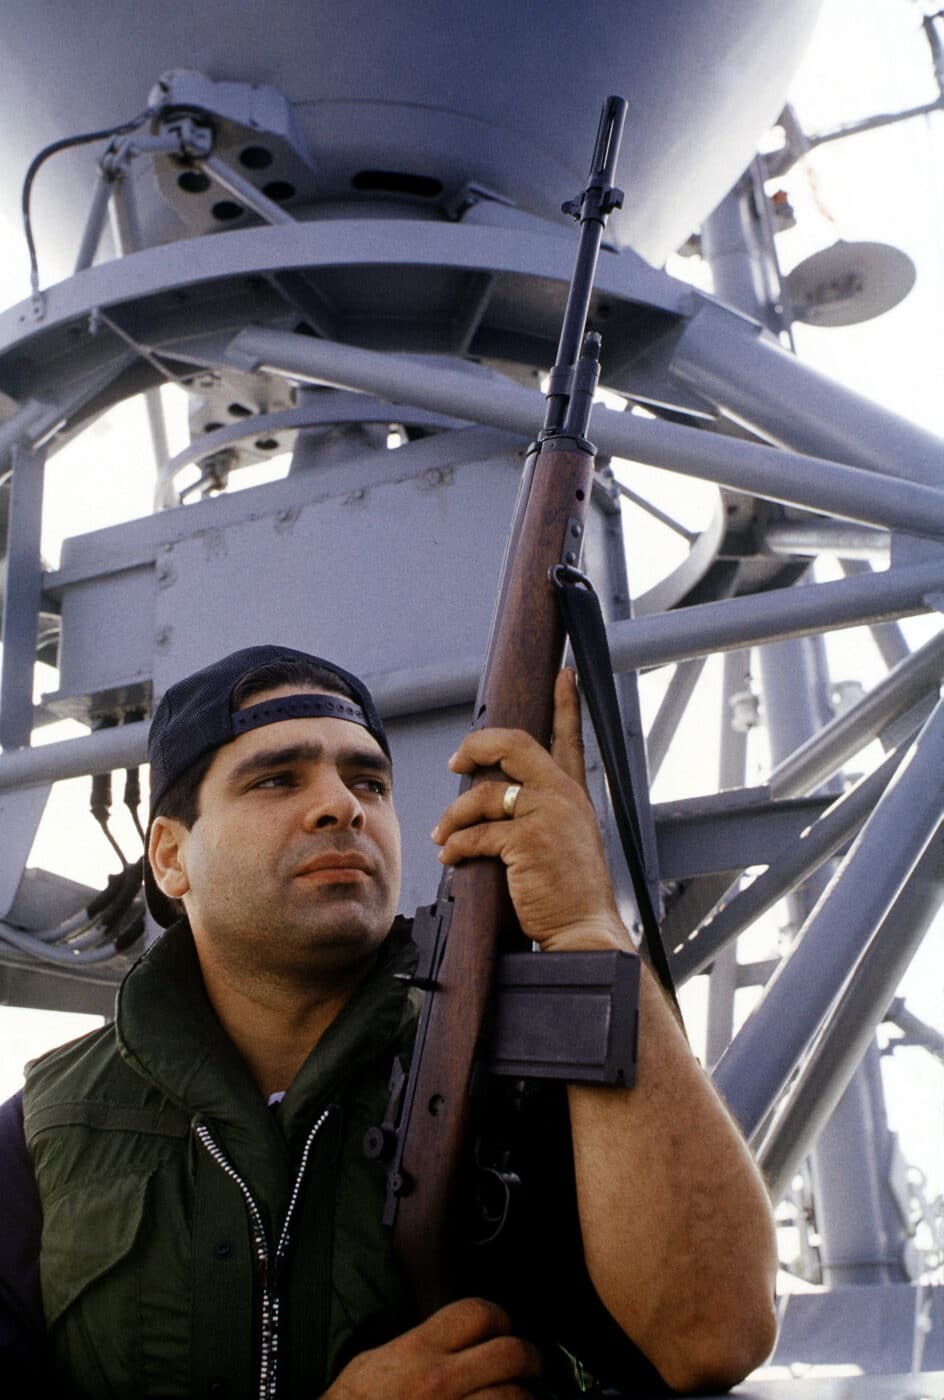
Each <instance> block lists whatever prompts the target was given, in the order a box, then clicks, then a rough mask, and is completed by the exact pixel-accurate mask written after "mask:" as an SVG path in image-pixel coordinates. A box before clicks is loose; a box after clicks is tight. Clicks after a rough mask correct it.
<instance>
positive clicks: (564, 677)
mask: <svg viewBox="0 0 944 1400" xmlns="http://www.w3.org/2000/svg"><path fill="white" fill-rule="evenodd" d="M551 757H552V758H553V759H554V762H555V763H556V764H557V765H558V767H560V768H562V769H563V770H564V772H565V773H566V774H567V776H568V777H569V778H573V780H574V782H576V783H579V784H580V786H581V787H582V788H585V787H586V786H587V774H586V769H585V766H584V756H583V725H582V724H581V719H580V696H579V695H578V693H577V674H576V672H575V671H571V670H569V669H568V670H564V671H561V672H560V674H559V675H558V677H557V680H556V681H555V682H554V736H553V738H552V740H551Z"/></svg>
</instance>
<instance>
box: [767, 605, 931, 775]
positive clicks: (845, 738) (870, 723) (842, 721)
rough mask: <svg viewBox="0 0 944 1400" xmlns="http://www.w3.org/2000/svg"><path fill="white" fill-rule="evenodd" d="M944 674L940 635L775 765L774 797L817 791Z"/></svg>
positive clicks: (927, 692) (924, 694) (918, 699)
mask: <svg viewBox="0 0 944 1400" xmlns="http://www.w3.org/2000/svg"><path fill="white" fill-rule="evenodd" d="M942 675H944V632H939V633H938V634H937V635H936V636H934V637H932V638H931V640H930V641H928V642H925V644H924V646H922V647H920V648H919V650H918V651H916V652H914V653H913V654H912V655H910V656H908V657H907V658H906V659H905V660H904V661H902V662H900V663H899V664H898V665H897V666H896V667H895V669H894V670H893V671H891V672H889V674H888V675H887V676H885V677H884V678H883V679H882V680H880V681H879V682H878V684H877V685H875V686H873V687H872V689H871V690H870V691H869V693H868V695H865V696H863V698H862V699H861V700H859V701H858V702H857V703H856V704H855V705H852V706H851V707H850V708H849V709H848V710H845V711H844V712H843V713H842V714H841V715H836V717H835V718H834V719H832V720H830V721H829V723H828V724H826V725H824V726H823V728H822V729H821V730H820V731H819V733H817V734H814V735H813V737H812V738H811V739H809V740H808V741H807V742H806V743H804V744H801V745H800V746H799V747H797V748H796V749H794V751H793V752H792V753H791V754H790V755H789V757H787V758H785V759H784V760H783V761H782V762H781V763H778V764H777V765H776V767H775V768H774V769H773V771H772V772H771V774H770V778H769V780H768V781H769V785H770V790H771V792H772V794H773V795H774V796H775V797H795V796H797V795H798V794H800V793H804V792H809V791H810V790H811V789H812V788H815V787H817V786H818V785H819V784H820V783H821V782H822V781H823V780H824V779H825V778H828V777H829V776H830V774H832V773H834V772H835V771H836V769H837V768H838V767H839V766H840V764H842V763H844V762H845V760H846V759H847V758H850V757H851V756H852V755H853V754H854V753H858V752H859V750H860V749H861V748H863V747H864V746H865V745H866V744H867V743H869V742H870V741H871V740H872V739H874V738H875V737H876V735H877V734H880V733H881V731H882V730H883V729H885V728H886V726H887V725H889V724H891V723H892V722H893V721H894V720H896V719H898V718H899V717H900V716H901V715H903V714H905V713H906V712H907V711H908V710H910V709H911V707H912V706H913V705H915V704H917V703H918V702H919V701H920V700H922V699H923V698H924V697H925V696H926V695H928V694H929V693H930V692H934V693H935V694H936V693H937V690H938V689H939V687H940V684H941V677H942Z"/></svg>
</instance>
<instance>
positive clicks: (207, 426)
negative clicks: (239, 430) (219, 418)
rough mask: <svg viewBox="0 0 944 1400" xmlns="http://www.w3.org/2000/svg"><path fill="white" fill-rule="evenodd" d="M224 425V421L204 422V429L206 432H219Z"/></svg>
mask: <svg viewBox="0 0 944 1400" xmlns="http://www.w3.org/2000/svg"><path fill="white" fill-rule="evenodd" d="M222 426H223V424H222V423H204V425H203V431H204V432H205V433H218V432H219V431H220V428H222Z"/></svg>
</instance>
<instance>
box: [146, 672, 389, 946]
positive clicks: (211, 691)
mask: <svg viewBox="0 0 944 1400" xmlns="http://www.w3.org/2000/svg"><path fill="white" fill-rule="evenodd" d="M280 662H302V663H305V664H307V665H309V666H317V667H318V668H319V669H320V670H322V671H327V672H328V673H329V674H330V675H332V676H334V677H336V678H337V680H338V681H339V682H340V683H341V685H342V686H343V687H344V688H345V689H347V690H348V691H350V693H351V694H352V695H353V696H355V697H356V699H353V700H352V699H349V698H348V697H347V696H346V695H326V694H322V693H318V694H314V693H312V692H311V691H303V692H301V693H299V694H297V695H280V696H277V697H276V698H275V699H267V700H263V701H261V702H260V703H259V704H257V705H253V704H249V705H247V706H246V707H245V708H244V709H239V710H234V709H233V692H234V690H235V689H236V687H237V686H238V685H239V683H240V682H241V681H243V680H244V679H245V678H246V677H247V676H249V675H250V674H251V673H252V672H254V671H258V670H259V669H260V668H261V667H263V666H272V665H277V664H279V663H280ZM275 684H277V685H278V684H280V683H279V682H276V683H275ZM309 716H314V717H316V718H317V717H322V716H326V717H328V718H330V719H344V720H348V721H350V722H351V723H353V724H360V725H363V727H364V728H365V729H366V730H367V731H368V733H369V734H372V735H373V737H374V738H375V739H376V740H377V743H378V744H379V745H380V747H381V748H382V749H383V751H384V753H385V754H386V755H387V757H388V758H389V757H390V745H389V743H388V741H387V736H386V733H385V732H384V727H383V724H382V723H381V720H380V716H379V715H378V713H377V708H376V706H375V705H374V702H373V699H372V698H371V694H370V691H369V690H368V689H367V687H366V686H365V685H364V683H363V681H361V680H358V678H357V676H354V675H352V674H351V672H350V671H345V670H343V669H342V667H340V666H336V665H335V663H334V662H333V661H326V660H325V659H324V658H323V657H320V656H311V655H310V654H309V653H308V652H304V651H294V650H292V648H291V647H278V646H258V647H244V648H243V649H242V650H241V651H234V652H232V653H231V654H230V655H229V656H224V657H223V658H222V660H220V661H215V662H214V663H213V665H212V666H205V667H204V668H203V670H202V671H195V672H194V673H193V675H191V676H185V677H184V679H183V680H180V681H177V682H176V683H175V684H174V685H172V686H170V687H169V688H168V689H167V690H166V691H165V692H164V694H163V696H162V697H161V700H160V703H159V704H158V706H157V709H156V710H155V711H154V716H153V718H152V720H151V729H150V733H149V735H148V763H149V764H150V768H151V773H150V794H151V795H150V820H152V821H153V819H154V815H155V813H156V811H157V808H158V805H159V804H160V802H161V799H162V798H163V797H164V795H165V793H166V792H167V791H168V789H169V788H170V787H171V786H172V785H173V784H174V783H175V782H176V781H177V779H178V778H180V777H182V776H183V774H184V773H186V772H187V770H188V769H189V768H192V767H193V765H194V764H195V763H196V762H197V761H198V760H199V759H201V758H203V756H204V755H205V754H207V753H210V752H211V751H212V750H214V749H218V748H221V747H222V745H223V744H229V743H232V741H233V740H234V739H236V738H238V737H239V735H240V734H245V733H246V732H247V731H248V730H250V729H258V728H260V726H262V725H265V724H276V723H278V722H279V721H280V720H286V719H301V718H306V717H309ZM144 890H145V894H146V896H147V902H148V907H149V909H150V910H151V913H152V914H153V915H154V918H155V919H156V920H157V922H158V923H160V924H163V925H164V926H165V927H166V926H167V925H168V924H171V923H173V922H174V919H175V918H176V917H177V915H176V912H175V910H174V907H173V905H172V904H171V902H170V900H168V898H167V896H166V895H164V894H162V893H161V891H160V890H159V889H158V887H157V884H156V883H155V880H154V876H153V874H152V873H151V868H150V864H149V862H148V861H147V860H145V862H144Z"/></svg>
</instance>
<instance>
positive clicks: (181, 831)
mask: <svg viewBox="0 0 944 1400" xmlns="http://www.w3.org/2000/svg"><path fill="white" fill-rule="evenodd" d="M186 838H187V828H186V827H185V826H184V824H183V822H180V821H177V820H176V819H175V818H174V817H155V818H154V820H153V822H152V823H151V837H150V840H149V841H148V859H149V861H150V862H151V870H152V871H153V872H154V880H155V883H156V884H157V887H158V889H159V890H160V892H161V894H164V895H166V896H167V898H168V899H183V897H184V895H185V894H187V893H188V892H189V890H190V881H189V880H188V879H187V873H186V869H185V865H184V860H183V848H184V846H185V845H186Z"/></svg>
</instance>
